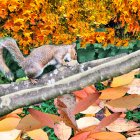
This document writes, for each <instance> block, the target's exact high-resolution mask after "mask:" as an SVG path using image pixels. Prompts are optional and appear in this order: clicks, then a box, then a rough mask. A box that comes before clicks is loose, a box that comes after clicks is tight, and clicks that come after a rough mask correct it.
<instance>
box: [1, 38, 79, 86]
mask: <svg viewBox="0 0 140 140" xmlns="http://www.w3.org/2000/svg"><path fill="white" fill-rule="evenodd" d="M75 47H76V43H73V44H71V45H43V46H40V47H38V48H36V49H34V50H33V51H32V52H31V53H30V55H28V56H27V57H24V56H23V54H22V53H21V51H20V49H19V48H18V45H17V43H16V41H15V39H13V38H11V37H4V38H1V39H0V71H1V72H3V74H4V75H5V77H7V78H8V79H9V80H11V81H12V80H13V79H14V75H13V74H12V72H11V71H10V69H9V68H8V67H7V65H6V64H5V60H4V58H3V48H6V49H7V50H8V51H9V52H10V53H11V55H12V57H13V58H14V60H15V61H16V62H18V64H19V66H21V67H22V69H23V70H24V72H25V74H26V76H27V77H28V78H29V79H30V81H31V82H32V83H33V84H36V83H37V79H36V78H37V77H39V76H40V75H41V74H42V73H43V70H44V69H45V67H47V66H48V65H55V66H56V67H57V68H59V67H60V66H69V62H70V61H71V60H77V53H76V49H75ZM66 61H67V62H66Z"/></svg>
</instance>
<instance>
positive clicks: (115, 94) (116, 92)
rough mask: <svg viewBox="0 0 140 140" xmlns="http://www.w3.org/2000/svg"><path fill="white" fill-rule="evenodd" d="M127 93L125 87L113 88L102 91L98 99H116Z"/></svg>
mask: <svg viewBox="0 0 140 140" xmlns="http://www.w3.org/2000/svg"><path fill="white" fill-rule="evenodd" d="M127 91H128V88H126V87H115V88H107V89H105V90H102V91H101V92H102V94H101V96H100V98H99V99H105V100H109V99H117V98H120V97H122V96H124V95H125V94H126V92H127Z"/></svg>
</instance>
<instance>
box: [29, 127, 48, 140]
mask: <svg viewBox="0 0 140 140" xmlns="http://www.w3.org/2000/svg"><path fill="white" fill-rule="evenodd" d="M27 135H28V136H29V137H31V138H32V139H33V140H49V138H48V135H47V133H46V132H44V131H43V130H42V129H36V130H33V131H29V132H27Z"/></svg>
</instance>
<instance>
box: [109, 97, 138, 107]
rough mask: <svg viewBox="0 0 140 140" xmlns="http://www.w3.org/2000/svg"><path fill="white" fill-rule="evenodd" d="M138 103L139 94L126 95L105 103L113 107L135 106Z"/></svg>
mask: <svg viewBox="0 0 140 140" xmlns="http://www.w3.org/2000/svg"><path fill="white" fill-rule="evenodd" d="M139 104H140V95H128V96H125V97H121V98H118V99H115V100H111V101H109V102H107V105H109V106H112V107H115V108H126V109H131V108H135V107H137V106H138V105H139Z"/></svg>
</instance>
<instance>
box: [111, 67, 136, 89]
mask: <svg viewBox="0 0 140 140" xmlns="http://www.w3.org/2000/svg"><path fill="white" fill-rule="evenodd" d="M137 73H138V70H133V71H131V72H129V73H127V74H124V75H121V76H118V77H115V78H113V81H112V83H111V87H119V86H124V85H127V84H129V83H131V82H132V81H133V79H134V75H135V74H137Z"/></svg>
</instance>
